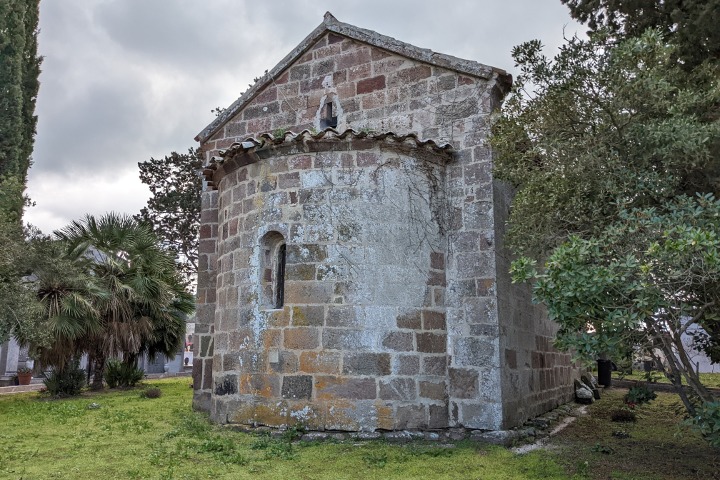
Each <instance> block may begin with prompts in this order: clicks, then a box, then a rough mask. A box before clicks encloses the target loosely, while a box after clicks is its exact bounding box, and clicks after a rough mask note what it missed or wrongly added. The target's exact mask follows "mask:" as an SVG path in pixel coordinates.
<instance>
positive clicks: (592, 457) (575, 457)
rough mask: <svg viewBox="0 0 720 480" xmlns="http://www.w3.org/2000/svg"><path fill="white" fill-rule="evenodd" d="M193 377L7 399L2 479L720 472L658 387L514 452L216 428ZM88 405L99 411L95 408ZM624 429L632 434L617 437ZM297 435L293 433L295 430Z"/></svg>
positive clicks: (625, 478)
mask: <svg viewBox="0 0 720 480" xmlns="http://www.w3.org/2000/svg"><path fill="white" fill-rule="evenodd" d="M189 383H190V382H189V380H188V379H168V380H161V381H154V382H148V383H147V384H146V385H144V386H145V387H158V388H160V389H161V391H162V396H161V397H160V398H157V399H149V398H142V397H141V395H140V394H141V392H142V389H135V390H122V391H112V392H105V393H100V394H89V393H88V394H85V395H83V396H82V397H80V398H74V399H64V400H53V399H49V398H43V397H41V396H39V395H38V394H37V393H32V394H18V395H8V396H3V397H0V418H2V419H3V423H2V428H1V429H0V478H2V479H5V478H8V479H20V478H23V479H63V478H64V479H76V478H97V479H140V478H149V479H163V480H169V479H206V478H208V479H209V478H212V479H216V478H217V479H245V478H247V479H250V478H252V479H259V480H262V479H324V478H327V479H357V478H363V479H413V478H433V479H458V478H461V479H483V480H493V479H497V480H499V479H503V480H509V479H574V480H580V479H608V478H609V479H622V480H629V479H638V480H643V479H648V480H649V479H653V480H654V479H678V480H679V479H697V478H718V477H719V476H720V474H719V473H718V472H720V468H719V467H720V465H718V462H719V460H718V457H717V452H716V451H715V450H713V449H712V448H710V447H709V446H708V445H707V444H706V443H705V442H704V441H703V440H702V439H700V438H699V436H698V435H697V434H695V433H694V432H691V431H689V430H687V429H686V428H685V427H682V426H679V424H680V423H681V420H682V417H681V416H680V415H679V414H676V413H675V409H676V406H677V397H675V396H674V395H671V394H665V393H660V394H659V395H658V398H657V400H655V401H653V402H651V403H650V404H647V405H642V406H639V407H638V408H637V414H638V415H637V417H638V420H637V422H636V423H632V424H628V423H622V424H620V423H614V422H611V421H610V420H609V418H610V415H611V413H612V411H613V410H614V409H616V408H619V407H620V406H622V397H623V395H624V394H625V390H623V389H611V390H609V391H608V392H606V393H605V394H604V396H603V399H602V400H601V401H600V402H597V403H595V404H594V405H591V406H590V407H589V409H588V410H589V414H588V415H585V416H582V417H579V418H578V420H577V421H575V422H574V423H573V424H572V425H571V426H569V427H568V428H567V429H566V430H564V431H563V432H562V433H561V434H559V435H558V436H557V437H554V439H553V441H552V447H553V448H551V449H549V450H543V451H535V452H532V453H530V454H527V455H516V454H513V453H512V452H511V451H509V450H506V449H502V448H498V447H488V446H481V445H476V444H473V443H471V442H460V443H458V444H454V445H449V446H448V445H437V444H426V443H419V442H417V443H412V444H407V445H394V444H387V443H384V442H353V441H348V442H343V443H332V442H323V443H312V444H308V443H302V442H300V443H298V442H295V443H293V442H291V441H290V440H291V439H290V438H284V439H283V438H271V437H269V436H259V435H250V434H245V433H239V432H235V431H232V430H231V429H228V428H223V427H219V426H215V425H212V424H210V423H208V422H207V420H206V419H205V417H204V416H203V415H201V414H198V413H195V412H192V411H191V408H190V400H191V396H192V390H191V389H190V388H189ZM91 404H97V405H99V408H88V406H90V405H91ZM619 430H623V431H624V432H625V433H627V434H629V438H617V437H615V436H613V432H617V431H619ZM288 437H289V436H288Z"/></svg>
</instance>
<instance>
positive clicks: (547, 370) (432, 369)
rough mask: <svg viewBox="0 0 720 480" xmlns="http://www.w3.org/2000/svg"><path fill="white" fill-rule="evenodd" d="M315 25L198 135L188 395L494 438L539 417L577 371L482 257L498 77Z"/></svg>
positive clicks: (266, 410)
mask: <svg viewBox="0 0 720 480" xmlns="http://www.w3.org/2000/svg"><path fill="white" fill-rule="evenodd" d="M324 25H325V27H323V28H320V29H318V30H317V31H316V32H315V33H313V34H312V35H311V37H309V40H308V41H307V45H301V46H299V47H298V49H297V51H296V52H295V54H291V55H290V56H289V57H287V59H286V60H283V61H282V62H281V65H278V67H276V68H275V69H272V70H271V71H270V72H268V74H267V75H266V76H263V77H262V79H261V80H259V81H258V82H257V84H256V86H253V87H251V88H250V89H249V90H248V92H247V93H246V94H244V96H243V97H242V98H241V99H240V101H239V102H236V103H235V104H234V106H233V107H231V109H229V110H227V111H225V112H223V113H222V114H221V116H220V117H219V118H218V119H217V120H216V121H214V122H213V126H211V127H210V130H212V132H211V133H208V134H207V135H206V136H202V137H201V142H202V150H203V152H204V153H205V155H206V168H205V170H204V175H205V177H206V180H207V187H208V189H209V190H212V189H217V191H207V192H205V193H203V196H202V207H203V209H202V212H201V219H202V225H201V231H200V235H201V243H200V258H199V271H198V295H197V301H198V309H197V325H198V328H197V329H196V332H197V340H196V342H195V357H196V363H195V365H194V371H193V384H194V388H195V389H196V395H195V398H196V399H198V400H197V402H196V403H198V405H200V404H202V405H207V408H208V409H209V410H211V413H212V415H211V418H213V419H214V420H216V421H223V422H224V421H230V422H240V423H243V424H260V425H273V426H283V425H284V426H287V425H290V424H292V423H296V422H297V421H298V418H300V417H298V418H295V417H293V416H292V415H295V416H296V417H297V416H301V417H302V418H303V419H305V420H307V425H309V426H312V425H315V426H317V428H318V429H319V430H322V429H349V430H354V429H365V430H372V429H385V430H392V429H404V428H445V427H447V426H448V425H451V424H452V425H465V424H467V425H472V426H478V428H496V427H497V426H498V425H501V424H502V422H505V423H513V422H514V423H521V422H522V421H524V418H520V417H521V416H526V415H534V414H536V413H538V411H539V410H540V409H543V408H545V409H546V408H549V406H552V404H553V402H554V401H555V400H554V399H557V398H560V397H562V396H563V395H566V394H567V389H565V390H563V382H565V384H567V382H568V381H569V379H570V373H571V366H570V364H569V361H567V359H565V357H562V356H560V354H559V353H557V352H554V351H553V350H552V345H551V343H550V342H549V338H551V337H552V333H553V328H552V326H551V325H549V324H548V323H547V322H546V320H545V319H543V318H542V315H541V312H539V311H537V310H532V308H533V307H532V306H531V294H530V292H529V291H528V290H527V289H526V290H523V288H524V287H521V286H516V285H513V284H511V283H510V282H509V278H508V277H507V273H506V272H507V271H508V268H509V265H508V264H507V262H508V261H509V260H508V258H507V255H506V254H505V253H504V251H502V250H498V251H495V249H496V248H501V247H502V241H501V239H502V237H503V233H504V232H503V229H504V228H505V227H504V225H505V215H506V212H507V209H508V208H509V197H508V196H507V195H506V192H505V191H504V190H503V189H502V187H501V186H499V185H498V184H496V183H493V181H492V155H493V153H492V152H491V150H490V148H489V146H488V144H487V141H486V140H487V136H488V133H489V128H490V122H489V119H488V115H489V112H491V111H493V110H496V109H497V108H498V107H499V104H500V101H501V99H502V95H503V92H505V91H507V87H508V85H507V83H506V82H507V79H508V78H507V77H506V76H505V75H504V73H502V72H500V71H497V70H493V69H491V68H489V67H485V66H479V64H475V63H473V62H468V61H463V60H459V59H455V58H452V57H448V56H444V55H441V54H435V53H433V54H432V55H429V54H428V53H427V52H426V51H424V50H421V49H417V48H415V47H412V46H411V45H402V44H401V43H399V42H397V41H395V40H391V39H387V38H385V37H382V36H380V35H378V34H375V33H373V32H369V31H364V30H358V29H356V28H355V27H352V26H349V25H344V24H341V23H339V22H337V20H335V19H334V18H332V17H331V16H328V17H326V20H325V22H324ZM328 109H329V110H328ZM328 114H329V115H330V116H331V117H335V118H334V119H333V118H327V116H328ZM331 122H333V124H334V122H337V126H336V127H335V131H336V132H338V133H334V132H333V131H329V130H328V131H324V128H325V127H326V126H327V125H329V124H330V123H331ZM349 129H353V130H354V131H355V133H353V132H350V131H349ZM303 130H307V131H306V132H305V133H303V134H301V135H298V132H301V131H303ZM290 132H295V133H290ZM378 132H382V133H378ZM386 132H389V133H386ZM408 134H409V136H406V135H408ZM253 138H254V139H255V140H252V139H253ZM246 139H247V141H246V142H244V143H236V142H240V141H244V140H246ZM425 140H432V142H425ZM433 142H434V143H433ZM446 142H447V143H448V144H449V145H451V146H452V149H453V150H454V151H453V153H452V154H449V153H448V152H447V151H444V150H443V145H444V144H445V143H446ZM211 159H213V160H212V161H211ZM266 235H270V237H267V236H266ZM268 238H275V239H278V243H277V244H270V243H268V242H266V240H267V239H268ZM280 244H282V245H284V246H285V247H284V252H285V253H284V255H285V257H284V258H285V276H284V277H283V278H282V280H283V281H282V282H280V281H279V280H281V279H278V278H277V275H278V271H279V270H278V269H277V268H276V267H277V263H278V262H280V260H279V258H280V257H279V254H280V252H279V250H277V248H276V247H279V245H280ZM281 287H282V291H283V294H284V295H282V296H279V295H278V292H279V290H280V288H281ZM280 298H282V302H281V303H282V308H274V307H275V306H278V301H279V300H280ZM539 313H540V314H539ZM501 336H503V337H502V338H501ZM531 352H532V353H531ZM213 361H214V362H215V363H214V365H213ZM527 364H532V365H533V367H529V366H527ZM448 366H451V367H452V369H451V370H450V372H448ZM531 368H534V369H536V370H535V371H532V370H531ZM228 375H239V380H238V379H237V378H236V380H235V381H234V383H235V384H237V387H236V388H237V391H236V392H234V393H229V392H231V391H232V387H230V386H227V388H226V385H225V379H226V376H228ZM230 383H231V384H232V383H233V382H232V381H231V382H230ZM218 388H219V389H218ZM216 392H217V393H216ZM570 393H571V392H570ZM208 396H209V398H210V401H208V402H205V400H202V399H205V398H208ZM418 397H419V398H418ZM497 397H502V398H497ZM201 400H202V401H201ZM516 412H519V413H516ZM513 415H517V418H516V417H514V416H513ZM503 416H505V417H504V418H503ZM400 437H402V435H400Z"/></svg>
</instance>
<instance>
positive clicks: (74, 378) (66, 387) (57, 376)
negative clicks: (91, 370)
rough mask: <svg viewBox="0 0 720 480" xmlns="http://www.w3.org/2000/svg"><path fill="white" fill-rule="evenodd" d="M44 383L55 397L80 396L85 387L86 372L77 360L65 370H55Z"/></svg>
mask: <svg viewBox="0 0 720 480" xmlns="http://www.w3.org/2000/svg"><path fill="white" fill-rule="evenodd" d="M43 383H44V384H45V388H47V391H48V393H49V394H50V395H52V396H54V397H55V396H64V395H67V396H75V395H80V393H81V391H82V388H83V387H84V386H85V371H84V370H83V369H81V368H80V362H79V361H78V360H77V359H75V360H74V361H72V362H71V363H70V364H69V365H67V367H66V368H64V369H63V370H53V371H52V372H51V373H50V375H49V376H47V377H46V378H45V380H43Z"/></svg>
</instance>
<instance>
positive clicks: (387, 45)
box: [195, 12, 509, 142]
mask: <svg viewBox="0 0 720 480" xmlns="http://www.w3.org/2000/svg"><path fill="white" fill-rule="evenodd" d="M326 32H333V33H337V34H339V35H343V36H345V37H348V38H351V39H353V40H357V41H360V42H362V43H366V44H368V45H371V46H373V47H376V48H380V49H383V50H387V51H389V52H392V53H395V54H396V55H400V56H403V57H406V58H410V59H414V60H417V61H420V62H423V63H428V64H431V65H435V66H438V67H442V68H446V69H448V70H453V71H456V72H458V73H462V74H465V75H471V76H474V77H479V78H483V79H486V80H488V79H490V78H492V76H493V75H494V74H496V75H499V76H501V77H505V79H507V78H508V77H509V74H508V73H507V72H506V71H505V70H502V69H499V68H495V67H491V66H488V65H484V64H482V63H479V62H476V61H474V60H465V59H462V58H458V57H453V56H452V55H446V54H444V53H438V52H434V51H432V50H430V49H428V48H420V47H416V46H414V45H411V44H409V43H405V42H402V41H400V40H397V39H395V38H393V37H388V36H386V35H382V34H380V33H377V32H375V31H373V30H368V29H364V28H360V27H356V26H355V25H351V24H349V23H343V22H341V21H339V20H338V19H337V18H335V16H333V14H332V13H330V12H326V13H325V15H324V17H323V21H322V23H321V24H320V25H318V26H317V27H316V28H315V29H314V30H313V31H312V32H310V34H309V35H308V36H307V37H305V38H304V39H303V41H302V42H300V43H299V44H298V45H297V46H296V47H295V48H294V49H293V50H292V51H291V52H290V53H288V54H287V55H286V56H285V57H284V58H283V59H282V60H280V62H279V63H278V64H277V65H275V66H274V67H273V68H272V69H270V70H266V71H265V73H264V74H263V76H262V77H260V78H259V79H258V80H257V81H256V82H255V83H254V84H253V85H252V86H251V87H250V88H248V89H247V90H246V91H245V92H243V93H242V94H241V95H240V97H239V98H238V99H237V100H235V101H234V102H233V103H232V104H231V105H230V106H229V107H228V108H226V109H225V110H223V112H222V113H221V114H220V115H218V116H217V118H215V119H214V120H213V121H212V122H210V124H209V125H208V126H206V127H205V128H204V129H203V130H202V131H201V132H200V133H198V134H197V136H196V137H195V140H196V141H199V142H204V141H205V140H207V139H208V138H210V137H211V136H212V135H214V134H215V132H217V131H218V130H219V129H220V128H221V127H222V126H223V125H225V123H227V122H228V121H229V120H230V119H231V118H232V117H233V116H235V114H237V113H238V112H239V111H240V110H242V108H244V107H245V106H246V105H247V104H248V103H250V101H252V99H253V98H255V96H256V95H257V94H259V93H260V91H261V90H262V89H263V88H265V87H266V86H267V85H268V84H269V83H270V82H273V81H275V79H276V78H278V77H279V76H280V74H281V73H282V72H283V71H284V70H285V69H287V68H288V67H290V66H291V65H292V63H293V62H294V61H295V60H296V59H298V58H300V57H301V56H302V55H303V54H304V53H305V52H307V51H308V50H309V49H310V48H311V47H312V46H313V44H315V42H317V41H318V40H319V39H320V38H321V37H322V36H323V35H324V34H325V33H326ZM503 83H507V84H509V82H507V81H506V82H503Z"/></svg>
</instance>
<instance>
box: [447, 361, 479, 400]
mask: <svg viewBox="0 0 720 480" xmlns="http://www.w3.org/2000/svg"><path fill="white" fill-rule="evenodd" d="M448 376H449V386H450V396H451V397H455V398H475V397H476V396H477V395H478V391H479V384H480V381H479V376H478V372H477V371H475V370H469V369H463V368H449V369H448Z"/></svg>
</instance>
